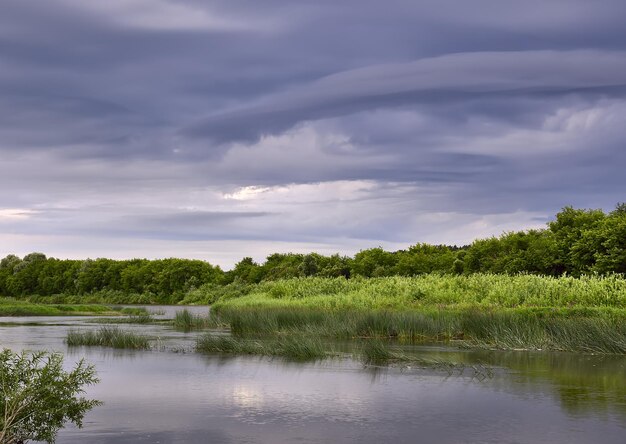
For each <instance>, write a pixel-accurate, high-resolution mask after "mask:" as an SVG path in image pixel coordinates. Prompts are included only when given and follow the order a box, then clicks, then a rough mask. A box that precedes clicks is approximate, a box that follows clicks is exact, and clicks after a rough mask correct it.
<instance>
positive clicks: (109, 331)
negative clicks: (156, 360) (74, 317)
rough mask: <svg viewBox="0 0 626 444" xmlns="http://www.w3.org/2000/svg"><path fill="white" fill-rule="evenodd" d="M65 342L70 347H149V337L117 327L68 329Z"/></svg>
mask: <svg viewBox="0 0 626 444" xmlns="http://www.w3.org/2000/svg"><path fill="white" fill-rule="evenodd" d="M65 342H66V343H67V345H68V346H70V347H76V346H81V345H84V346H99V347H112V348H127V349H148V348H150V342H149V338H148V337H146V336H143V335H138V334H136V333H133V332H129V331H124V330H120V329H119V328H117V327H100V329H98V330H95V331H94V330H88V331H77V330H70V331H68V333H67V336H66V338H65Z"/></svg>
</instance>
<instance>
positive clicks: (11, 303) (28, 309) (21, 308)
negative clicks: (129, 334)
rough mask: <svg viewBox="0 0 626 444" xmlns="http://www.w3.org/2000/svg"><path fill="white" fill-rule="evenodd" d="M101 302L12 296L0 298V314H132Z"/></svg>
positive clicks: (133, 311) (132, 311)
mask: <svg viewBox="0 0 626 444" xmlns="http://www.w3.org/2000/svg"><path fill="white" fill-rule="evenodd" d="M135 312H136V310H131V311H130V312H129V311H124V310H123V309H121V308H120V309H114V308H111V307H109V306H106V305H101V304H36V303H32V302H28V301H22V300H16V299H12V298H0V316H119V315H120V314H133V313H135Z"/></svg>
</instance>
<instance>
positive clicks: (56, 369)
mask: <svg viewBox="0 0 626 444" xmlns="http://www.w3.org/2000/svg"><path fill="white" fill-rule="evenodd" d="M96 382H98V379H97V378H96V374H95V369H94V367H93V366H91V365H87V364H85V362H84V361H83V360H81V361H80V362H78V364H77V365H76V367H75V368H74V369H73V370H72V371H70V372H66V371H64V370H63V356H62V355H60V354H57V353H52V354H49V353H46V352H37V353H34V354H27V353H25V352H22V353H19V354H18V353H14V352H12V351H11V350H8V349H5V350H3V351H2V352H1V353H0V443H2V444H22V443H25V442H26V441H28V440H33V441H46V442H54V440H55V438H56V435H57V432H58V431H59V430H60V429H61V428H62V427H63V426H64V425H65V423H66V422H72V423H74V424H76V425H77V426H78V427H81V426H82V420H83V417H84V415H85V413H87V412H88V411H89V410H90V409H92V408H93V407H95V406H97V405H99V404H100V401H97V400H89V399H86V398H85V397H83V396H81V395H82V393H83V392H84V389H83V387H84V386H86V385H91V384H95V383H96Z"/></svg>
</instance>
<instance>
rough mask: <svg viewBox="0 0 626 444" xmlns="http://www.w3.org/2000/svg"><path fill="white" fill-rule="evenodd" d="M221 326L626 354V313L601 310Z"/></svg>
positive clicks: (297, 316) (225, 312)
mask: <svg viewBox="0 0 626 444" xmlns="http://www.w3.org/2000/svg"><path fill="white" fill-rule="evenodd" d="M213 317H214V318H215V321H213V322H219V323H224V324H229V325H230V328H231V332H232V333H233V334H234V335H235V336H238V337H251V336H258V335H266V336H267V335H281V336H289V335H306V336H309V337H319V338H323V337H326V338H337V339H355V338H378V339H386V338H399V339H404V340H408V341H410V342H453V343H457V344H459V345H465V346H472V347H481V348H482V347H492V348H501V349H509V350H510V349H535V350H562V351H577V352H584V353H606V354H626V314H625V313H624V311H621V310H613V309H596V310H588V309H585V310H579V309H558V310H553V309H547V308H545V309H530V308H519V309H485V308H468V309H424V310H419V311H418V310H411V311H408V310H404V311H391V310H385V311H383V310H351V311H349V310H324V309H317V310H316V309H310V308H302V307H297V306H296V307H292V308H288V307H285V306H279V307H267V306H266V307H263V308H252V307H246V308H230V307H222V308H221V309H220V310H219V313H218V314H217V315H214V316H213Z"/></svg>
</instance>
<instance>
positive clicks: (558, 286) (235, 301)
mask: <svg viewBox="0 0 626 444" xmlns="http://www.w3.org/2000/svg"><path fill="white" fill-rule="evenodd" d="M263 305H271V306H273V307H276V306H284V307H294V306H298V307H302V308H318V309H319V308H323V309H327V310H341V309H350V310H354V309H359V310H367V309H377V310H381V309H382V310H390V309H392V310H397V309H408V308H423V307H439V308H441V307H468V306H480V307H501V308H517V307H551V308H571V307H585V308H589V307H610V308H618V309H626V279H624V278H623V277H619V276H617V275H612V276H604V277H602V276H587V277H581V278H573V277H567V276H564V277H558V278H554V277H546V276H535V275H517V276H508V275H494V274H474V275H469V276H453V275H443V276H442V275H436V274H428V275H423V276H417V277H385V278H370V279H349V280H347V279H343V278H337V279H325V278H301V279H287V280H282V281H272V282H262V283H260V284H258V285H255V286H253V287H250V288H248V289H247V290H246V292H245V294H243V295H242V296H239V297H229V298H220V299H219V300H217V302H216V303H215V305H214V307H216V308H218V309H219V307H221V306H229V307H251V306H252V307H258V306H263Z"/></svg>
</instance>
